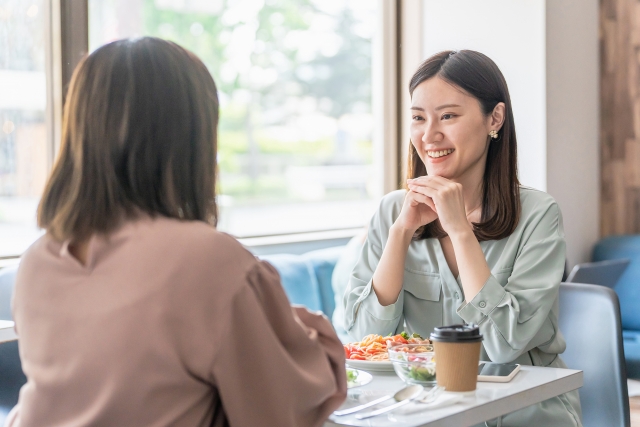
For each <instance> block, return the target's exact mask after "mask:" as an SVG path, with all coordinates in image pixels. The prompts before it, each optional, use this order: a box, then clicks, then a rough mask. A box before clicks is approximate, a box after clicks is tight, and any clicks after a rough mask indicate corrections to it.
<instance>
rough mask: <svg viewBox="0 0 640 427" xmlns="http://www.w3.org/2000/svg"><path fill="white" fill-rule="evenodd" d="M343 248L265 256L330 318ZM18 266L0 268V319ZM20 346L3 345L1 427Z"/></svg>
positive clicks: (290, 290)
mask: <svg viewBox="0 0 640 427" xmlns="http://www.w3.org/2000/svg"><path fill="white" fill-rule="evenodd" d="M343 249H344V247H343V246H338V247H332V248H327V249H319V250H315V251H311V252H307V253H305V254H302V255H291V254H276V255H264V256H261V257H260V258H261V259H264V260H266V261H268V262H270V263H271V264H272V265H273V266H274V267H275V268H276V269H277V270H278V272H279V273H280V276H281V279H282V285H283V287H284V289H285V292H286V293H287V295H288V297H289V300H290V301H291V303H292V304H301V305H304V306H306V307H308V308H309V309H311V310H318V311H322V312H324V313H325V314H326V315H327V316H328V317H329V318H331V315H332V314H333V310H334V309H335V300H334V295H333V289H332V286H331V275H332V274H333V268H334V267H335V265H336V262H337V261H338V258H339V257H340V255H341V253H342V251H343ZM16 270H17V266H12V267H6V268H3V269H0V320H12V317H11V295H12V293H13V284H14V281H15V273H16ZM26 380H27V379H26V377H25V376H24V373H23V372H22V368H21V364H20V355H19V353H18V343H17V342H11V343H4V344H1V345H0V425H3V424H4V419H5V418H6V416H7V414H8V413H9V411H10V410H11V408H13V406H14V405H15V404H16V403H17V402H18V394H19V391H20V387H22V385H23V384H24V383H25V382H26Z"/></svg>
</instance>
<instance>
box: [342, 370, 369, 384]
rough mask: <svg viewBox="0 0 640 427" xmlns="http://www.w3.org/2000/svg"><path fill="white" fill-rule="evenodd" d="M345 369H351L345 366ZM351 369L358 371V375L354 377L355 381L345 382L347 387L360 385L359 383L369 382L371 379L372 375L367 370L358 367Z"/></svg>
mask: <svg viewBox="0 0 640 427" xmlns="http://www.w3.org/2000/svg"><path fill="white" fill-rule="evenodd" d="M347 369H351V368H347ZM352 370H353V371H358V376H357V377H356V380H355V381H353V382H350V383H349V382H348V383H347V388H354V387H360V386H361V385H365V384H369V383H370V382H371V380H372V379H373V375H371V374H370V373H368V372H365V371H361V370H359V369H352Z"/></svg>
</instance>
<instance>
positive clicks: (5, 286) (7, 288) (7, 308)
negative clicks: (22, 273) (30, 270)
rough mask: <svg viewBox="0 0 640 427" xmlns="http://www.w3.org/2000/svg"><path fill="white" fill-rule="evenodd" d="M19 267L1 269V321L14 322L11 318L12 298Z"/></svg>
mask: <svg viewBox="0 0 640 427" xmlns="http://www.w3.org/2000/svg"><path fill="white" fill-rule="evenodd" d="M17 271H18V266H17V265H12V266H11V267H5V268H2V269H0V320H13V317H12V316H11V296H12V295H13V284H14V282H15V281H16V272H17Z"/></svg>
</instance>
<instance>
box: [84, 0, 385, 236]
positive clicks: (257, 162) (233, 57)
mask: <svg viewBox="0 0 640 427" xmlns="http://www.w3.org/2000/svg"><path fill="white" fill-rule="evenodd" d="M376 5H377V2H373V1H370V0H360V1H354V0H350V1H348V2H345V1H343V0H288V1H284V0H278V1H275V0H271V1H269V0H266V1H263V0H89V33H90V37H89V41H90V50H91V51H93V50H94V49H96V48H98V47H99V46H101V45H103V44H105V43H107V42H109V41H112V40H116V39H119V38H124V37H135V36H143V35H149V36H157V37H162V38H165V39H169V40H173V41H175V42H177V43H179V44H180V45H182V46H184V47H186V48H188V49H190V50H192V51H193V52H194V53H196V54H197V55H198V56H199V57H200V58H201V59H202V60H203V61H204V62H205V64H206V65H207V67H208V68H209V70H210V71H211V73H212V75H213V76H214V79H215V81H216V84H217V85H218V89H219V97H220V103H221V118H220V127H219V153H218V161H219V176H220V180H219V183H220V186H219V191H218V193H219V205H220V213H221V217H220V223H219V227H220V228H221V229H223V230H225V231H227V232H230V233H231V234H233V235H235V236H237V237H250V236H263V235H276V234H286V233H296V232H303V231H318V230H331V229H341V228H351V227H361V226H363V225H364V224H365V223H366V221H367V220H368V218H369V216H370V214H371V212H372V210H373V208H374V205H375V199H376V198H377V197H378V196H379V195H380V191H381V189H380V188H377V187H376V184H375V183H376V182H379V181H380V180H376V179H375V176H374V175H375V174H376V173H377V174H379V173H381V172H379V171H375V170H374V169H373V166H372V165H373V154H374V153H373V144H372V128H373V116H372V108H371V104H372V102H371V98H372V87H371V73H372V67H371V59H372V46H373V44H372V37H373V35H374V34H375V33H376V28H375V25H376V23H377V19H376V18H377V17H376V13H377V11H376V7H377V6H376Z"/></svg>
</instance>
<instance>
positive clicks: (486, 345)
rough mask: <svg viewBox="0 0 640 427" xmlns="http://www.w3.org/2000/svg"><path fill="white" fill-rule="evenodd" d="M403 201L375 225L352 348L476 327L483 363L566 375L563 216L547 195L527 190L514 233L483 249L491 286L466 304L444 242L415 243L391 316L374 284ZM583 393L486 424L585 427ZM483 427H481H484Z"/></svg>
mask: <svg viewBox="0 0 640 427" xmlns="http://www.w3.org/2000/svg"><path fill="white" fill-rule="evenodd" d="M404 195H405V191H404V190H398V191H394V192H392V193H389V194H387V195H386V196H385V197H384V198H383V199H382V201H381V203H380V206H379V208H378V210H377V212H376V213H375V214H374V216H373V218H372V219H371V222H370V224H369V230H368V236H367V241H366V242H365V245H364V247H363V249H362V253H361V255H360V259H359V261H358V263H357V264H356V266H355V268H354V270H353V272H352V274H351V278H350V280H349V285H348V287H347V290H346V292H345V295H344V299H343V303H344V307H345V320H344V322H345V325H344V326H345V330H346V331H347V332H348V334H349V335H350V336H351V338H353V339H354V340H360V339H361V338H362V337H363V336H365V335H367V334H372V333H375V334H380V335H388V334H393V333H398V332H401V331H403V330H406V331H408V332H417V333H419V334H420V335H422V336H425V337H427V336H429V334H430V333H431V332H432V331H433V328H434V327H437V326H442V325H452V324H459V323H464V322H467V323H470V322H473V323H476V324H478V325H479V326H480V330H481V332H482V335H483V336H484V340H483V345H482V353H481V360H487V361H494V362H515V363H520V364H523V365H534V366H551V367H559V368H564V367H566V366H565V365H564V363H563V362H562V360H561V359H560V357H559V356H558V355H559V354H560V353H562V352H563V351H564V350H565V347H566V345H565V341H564V339H563V337H562V334H561V333H560V331H559V330H558V289H559V286H560V281H561V279H562V273H563V271H564V262H565V250H566V249H565V240H564V231H563V227H562V214H561V213H560V209H559V208H558V205H557V203H556V202H555V201H554V200H553V198H552V197H551V196H549V195H548V194H546V193H544V192H542V191H538V190H534V189H531V188H527V187H520V202H521V204H522V213H521V217H520V221H519V223H518V226H517V227H516V229H515V231H514V232H513V233H512V234H511V235H510V236H509V237H506V238H504V239H502V240H492V241H485V242H481V243H480V246H481V248H482V251H483V252H484V255H485V257H486V260H487V264H488V265H489V268H490V270H491V276H490V277H489V279H488V280H487V282H486V283H485V284H484V286H483V288H482V289H481V290H480V292H478V294H477V295H476V296H475V297H474V298H473V299H471V301H466V299H465V296H464V290H463V288H462V283H461V282H460V278H459V277H458V278H456V277H454V276H453V273H452V272H451V270H450V269H449V266H448V264H447V261H446V260H445V257H444V252H443V251H442V247H441V245H440V241H439V240H438V239H435V238H432V239H423V240H419V241H413V242H411V244H410V246H409V250H408V253H407V258H406V262H405V268H404V279H403V290H402V291H401V292H400V295H399V296H398V299H397V301H396V302H395V303H394V304H391V305H388V306H382V305H380V303H379V302H378V298H377V297H376V294H375V292H374V291H373V289H372V283H371V278H372V277H373V272H374V271H375V269H376V267H377V265H378V262H379V260H380V257H381V256H382V250H383V248H384V246H385V244H386V242H387V238H388V235H389V229H390V227H391V225H393V223H394V221H395V220H396V218H397V217H398V215H399V214H400V211H401V209H402V203H403V200H404ZM580 415H581V411H580V400H579V397H578V393H577V391H574V392H570V393H567V394H565V395H562V396H558V397H556V398H553V399H549V400H547V401H545V402H542V403H540V404H538V405H534V406H531V407H528V408H525V409H523V410H520V411H517V412H514V413H512V414H509V415H506V416H504V417H502V419H498V420H494V421H492V422H487V425H502V426H531V425H553V426H565V425H566V426H581V425H582V424H581V421H580ZM483 425H484V424H483Z"/></svg>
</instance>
